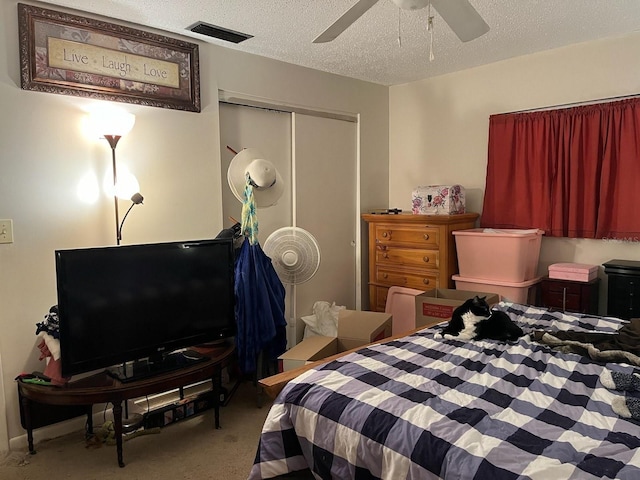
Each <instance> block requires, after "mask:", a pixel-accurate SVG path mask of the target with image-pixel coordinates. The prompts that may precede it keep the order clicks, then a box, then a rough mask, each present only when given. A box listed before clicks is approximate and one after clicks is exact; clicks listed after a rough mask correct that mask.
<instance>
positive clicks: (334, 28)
mask: <svg viewBox="0 0 640 480" xmlns="http://www.w3.org/2000/svg"><path fill="white" fill-rule="evenodd" d="M376 3H378V0H359V1H358V2H356V4H355V5H353V6H352V7H351V8H350V9H349V10H347V11H346V12H344V13H343V14H342V16H341V17H340V18H338V20H336V21H335V22H334V23H333V25H331V26H330V27H329V28H327V29H326V30H325V31H324V32H322V33H321V34H320V35H318V37H316V39H315V40H314V41H313V43H326V42H330V41H331V40H333V39H335V38H336V37H337V36H338V35H340V34H341V33H342V32H344V31H345V30H346V29H347V28H349V26H350V25H351V24H352V23H353V22H355V21H356V20H358V19H359V18H360V17H361V16H362V15H363V14H364V13H365V12H366V11H367V10H369V9H370V8H371V7H373V6H374V5H375V4H376Z"/></svg>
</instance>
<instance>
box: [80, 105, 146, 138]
mask: <svg viewBox="0 0 640 480" xmlns="http://www.w3.org/2000/svg"><path fill="white" fill-rule="evenodd" d="M135 122H136V116H135V115H134V114H133V113H129V112H125V111H124V110H120V109H116V108H100V109H96V110H93V111H92V112H91V113H90V114H89V121H88V124H89V128H90V130H91V131H92V132H93V133H95V135H96V136H99V137H102V136H104V135H113V136H117V137H122V136H124V135H126V134H127V133H129V132H130V131H131V129H132V128H133V125H134V123H135Z"/></svg>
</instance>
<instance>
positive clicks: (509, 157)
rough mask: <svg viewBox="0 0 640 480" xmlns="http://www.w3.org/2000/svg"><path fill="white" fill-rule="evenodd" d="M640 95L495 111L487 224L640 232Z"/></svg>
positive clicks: (623, 236)
mask: <svg viewBox="0 0 640 480" xmlns="http://www.w3.org/2000/svg"><path fill="white" fill-rule="evenodd" d="M639 197H640V99H630V100H622V101H618V102H611V103H601V104H596V105H588V106H581V107H573V108H565V109H557V110H546V111H537V112H531V113H514V114H501V115H492V116H491V117H490V119H489V149H488V162H487V179H486V188H485V196H484V206H483V213H482V219H481V225H482V226H483V227H493V228H539V229H541V230H544V231H545V234H546V235H548V236H555V237H573V238H609V239H618V240H629V239H636V238H639V237H640V205H636V203H637V199H638V198H639Z"/></svg>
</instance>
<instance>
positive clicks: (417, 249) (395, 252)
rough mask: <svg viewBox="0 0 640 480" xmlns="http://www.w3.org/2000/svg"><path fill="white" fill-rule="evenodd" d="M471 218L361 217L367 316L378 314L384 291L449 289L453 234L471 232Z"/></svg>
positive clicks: (453, 266)
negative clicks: (366, 254)
mask: <svg viewBox="0 0 640 480" xmlns="http://www.w3.org/2000/svg"><path fill="white" fill-rule="evenodd" d="M477 218H478V214H477V213H464V214H459V215H413V214H411V213H401V214H397V215H395V214H388V215H378V214H363V215H362V219H363V220H364V221H365V222H367V223H368V224H369V310H371V311H374V312H375V311H377V312H384V308H385V304H386V301H387V292H388V290H389V287H392V286H394V285H399V286H403V287H409V288H415V289H419V290H431V289H432V288H455V284H454V282H453V280H451V276H452V275H455V274H456V273H458V262H457V258H456V248H455V240H454V236H453V234H452V233H451V232H453V231H454V230H465V229H469V228H474V227H475V222H476V219H477Z"/></svg>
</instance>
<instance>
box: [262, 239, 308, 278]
mask: <svg viewBox="0 0 640 480" xmlns="http://www.w3.org/2000/svg"><path fill="white" fill-rule="evenodd" d="M263 250H264V253H266V254H267V256H268V257H269V258H271V262H272V263H273V268H274V269H275V270H276V273H277V274H278V277H280V280H281V281H282V283H287V284H289V285H299V284H301V283H304V282H307V281H308V280H310V279H311V277H313V276H314V275H315V274H316V272H317V271H318V267H319V266H320V247H319V246H318V242H317V241H316V239H315V237H314V236H313V235H311V234H310V233H309V232H307V231H306V230H304V229H302V228H299V227H284V228H280V229H278V230H276V231H275V232H273V233H272V234H271V235H269V237H268V238H267V240H266V242H264V246H263Z"/></svg>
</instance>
